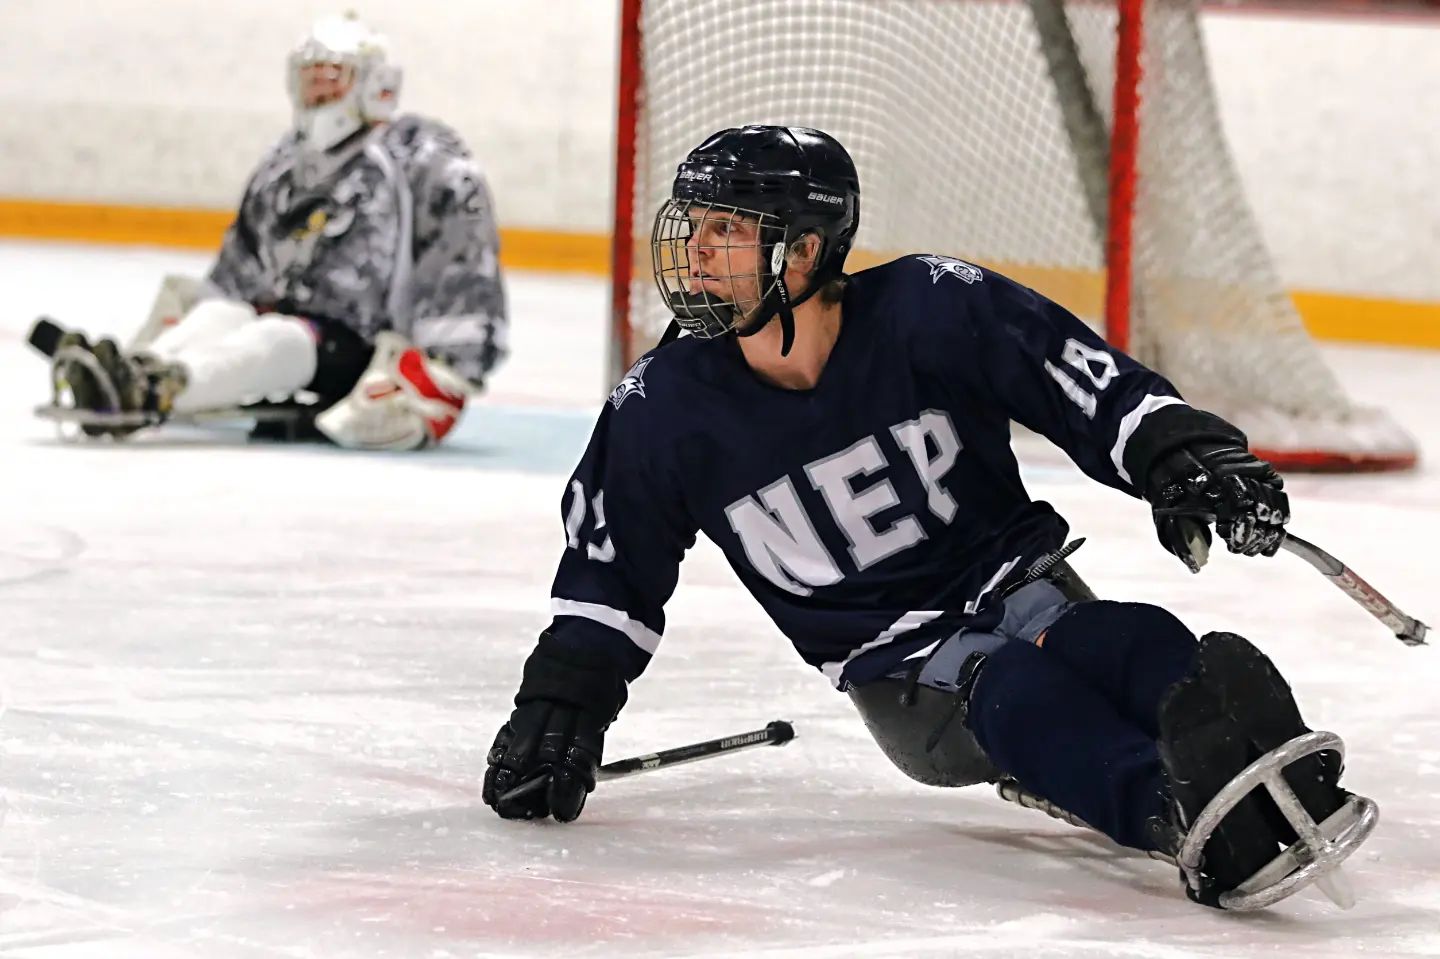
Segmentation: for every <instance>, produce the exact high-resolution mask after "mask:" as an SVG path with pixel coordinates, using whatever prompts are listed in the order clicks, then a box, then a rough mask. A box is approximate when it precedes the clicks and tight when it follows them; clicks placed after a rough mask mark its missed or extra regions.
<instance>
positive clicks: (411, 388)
mask: <svg viewBox="0 0 1440 959" xmlns="http://www.w3.org/2000/svg"><path fill="white" fill-rule="evenodd" d="M468 389H469V384H467V383H466V382H465V379H464V378H463V377H462V376H460V375H459V374H458V373H455V372H454V371H453V370H451V369H449V368H448V367H447V366H445V364H444V363H442V362H440V361H438V360H435V359H432V358H430V357H428V356H426V355H425V354H424V353H422V352H421V351H420V350H418V349H416V348H415V347H413V346H411V345H410V343H409V341H407V340H406V339H405V338H404V337H403V336H400V335H399V334H398V333H392V332H385V333H381V334H379V336H377V337H376V338H375V356H374V357H373V358H372V359H371V361H370V366H369V367H368V368H367V369H366V370H365V373H364V375H362V376H361V377H360V381H359V382H358V383H356V384H355V388H354V389H353V390H351V391H350V394H349V395H348V396H346V397H345V398H344V399H343V400H341V401H340V402H338V403H336V404H335V405H334V406H332V407H330V408H329V409H328V410H326V411H325V412H324V413H321V414H320V415H319V416H317V417H316V418H315V426H316V427H317V428H318V429H319V430H320V432H322V433H324V434H325V435H326V436H327V437H329V438H330V440H331V441H333V442H334V443H335V444H336V445H337V446H342V447H344V448H346V449H361V450H397V451H398V450H418V449H424V448H426V447H429V446H434V445H436V444H437V443H439V442H440V441H441V440H443V439H444V438H445V436H446V435H447V434H448V433H449V432H450V431H451V430H452V429H454V427H455V424H456V423H457V422H459V420H460V414H461V413H462V412H463V411H464V409H465V400H466V397H467V395H468Z"/></svg>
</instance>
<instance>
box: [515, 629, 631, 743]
mask: <svg viewBox="0 0 1440 959" xmlns="http://www.w3.org/2000/svg"><path fill="white" fill-rule="evenodd" d="M627 696H628V691H627V688H626V686H625V677H624V675H623V674H622V673H621V672H620V667H619V666H618V665H617V664H616V663H615V662H614V661H613V660H612V659H611V658H610V657H608V656H606V655H604V654H603V653H601V652H600V651H598V650H588V649H581V648H577V647H575V646H569V645H565V644H562V643H560V642H559V641H558V640H556V639H555V637H554V636H552V635H551V634H550V631H549V630H546V631H545V632H543V633H541V634H540V641H539V642H538V643H536V644H535V649H534V651H533V652H531V653H530V658H529V659H527V660H525V674H524V677H523V678H522V679H521V680H520V690H519V692H517V693H516V694H515V705H516V706H523V705H525V704H526V703H529V702H534V701H536V700H543V701H546V702H552V703H563V704H565V705H567V706H571V707H573V708H575V709H577V710H579V711H581V712H586V713H591V714H594V715H598V716H600V717H601V719H602V726H601V729H602V730H603V729H606V728H608V727H609V726H610V724H611V723H612V722H614V721H615V717H616V716H617V715H618V714H619V712H620V707H622V706H624V705H625V700H626V698H627Z"/></svg>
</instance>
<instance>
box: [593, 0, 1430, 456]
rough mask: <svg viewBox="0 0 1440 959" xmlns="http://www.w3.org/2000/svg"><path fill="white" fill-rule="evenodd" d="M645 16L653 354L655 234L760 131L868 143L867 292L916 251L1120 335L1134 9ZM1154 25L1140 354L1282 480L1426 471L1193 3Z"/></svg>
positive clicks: (938, 1)
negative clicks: (1108, 278) (1333, 328)
mask: <svg viewBox="0 0 1440 959" xmlns="http://www.w3.org/2000/svg"><path fill="white" fill-rule="evenodd" d="M639 6H640V9H641V13H640V20H639V27H640V44H639V57H640V60H639V65H640V67H641V72H642V84H641V88H640V93H639V97H638V101H637V102H638V110H637V122H636V124H635V127H634V129H633V131H627V130H624V129H622V130H621V137H622V141H623V140H624V139H625V138H627V137H631V136H633V144H634V151H635V166H636V173H635V183H634V193H633V195H632V196H631V197H629V198H627V197H624V196H622V197H620V199H619V202H620V203H621V204H624V203H626V202H627V200H628V202H629V203H630V204H631V210H632V214H633V225H632V229H631V236H632V240H633V242H632V247H631V249H632V250H633V251H634V259H633V264H632V265H633V269H632V270H631V271H630V272H631V288H630V297H629V304H630V306H629V310H628V317H627V318H628V325H629V326H630V327H631V328H632V329H633V331H634V332H633V335H632V338H631V342H630V343H629V344H627V351H628V352H629V353H630V354H631V355H634V354H637V353H639V352H641V351H643V350H644V349H647V348H648V347H649V346H650V345H652V344H653V342H654V340H655V338H656V337H657V336H658V334H659V332H660V331H661V330H662V329H663V327H664V324H665V321H666V320H667V319H668V317H667V316H666V314H665V313H664V311H663V308H662V307H661V304H660V302H659V299H658V297H657V296H656V295H655V290H654V287H653V284H652V283H651V280H650V263H649V260H650V253H649V230H650V226H651V221H652V217H653V216H654V212H655V210H656V209H658V208H659V206H660V205H661V203H662V202H663V201H664V199H665V198H666V197H667V196H668V194H669V190H670V185H671V180H672V178H673V175H674V170H675V167H676V165H677V164H678V163H679V162H680V160H681V159H683V158H684V156H685V154H686V153H687V152H688V151H689V150H690V149H691V148H692V147H694V146H695V145H696V144H697V143H699V142H700V141H701V140H702V139H703V138H704V137H705V136H706V135H708V134H710V133H712V132H714V131H716V130H719V129H722V128H724V127H729V126H738V125H742V124H745V123H779V124H789V125H800V126H811V127H818V128H820V129H822V130H825V131H827V132H829V133H831V134H833V135H835V136H836V137H837V138H838V139H839V140H840V141H841V142H842V143H844V144H845V146H846V147H847V149H848V150H849V151H850V153H851V155H852V156H853V157H854V158H855V162H856V164H857V166H858V167H859V171H860V187H861V220H860V232H859V236H858V238H857V253H856V254H855V255H854V256H852V259H851V261H850V263H849V268H850V269H851V271H852V272H853V271H854V270H856V269H859V268H861V267H863V266H865V265H867V264H873V263H875V262H880V261H883V260H884V259H888V258H890V257H892V256H894V255H897V254H902V253H912V252H926V253H942V254H947V255H953V256H958V257H961V258H963V259H967V260H973V261H975V262H978V263H980V264H982V265H986V266H989V267H991V268H993V269H996V270H999V271H1001V272H1005V273H1007V274H1009V275H1011V276H1013V277H1015V278H1016V279H1018V280H1020V281H1022V282H1024V283H1027V284H1028V285H1030V286H1033V287H1034V288H1036V289H1037V290H1040V291H1041V292H1043V293H1045V294H1046V295H1048V296H1050V297H1052V298H1053V299H1056V300H1058V301H1060V302H1062V303H1064V304H1065V305H1066V306H1068V307H1069V308H1070V309H1071V310H1073V311H1074V312H1076V313H1077V314H1078V315H1080V316H1081V317H1082V318H1083V319H1085V320H1086V321H1087V322H1090V323H1092V324H1093V325H1095V326H1096V327H1097V328H1100V329H1102V330H1103V315H1104V311H1103V307H1104V286H1105V256H1104V250H1105V243H1104V237H1105V235H1106V233H1105V230H1106V226H1107V224H1106V214H1105V209H1106V203H1105V199H1106V196H1105V194H1106V184H1107V176H1108V170H1107V163H1108V159H1107V149H1108V147H1107V138H1108V127H1109V124H1110V113H1111V101H1112V88H1113V85H1114V79H1113V78H1114V75H1115V49H1116V39H1115V38H1116V24H1117V13H1116V9H1115V5H1114V4H1113V3H1107V2H1074V0H1065V2H1061V0H1030V2H1029V3H1026V2H992V0H643V2H642V3H640V5H639ZM1143 10H1144V23H1145V28H1144V31H1143V34H1142V37H1143V43H1142V45H1141V48H1142V54H1141V60H1140V66H1141V70H1142V74H1141V76H1142V81H1141V85H1140V103H1141V107H1140V112H1139V116H1138V129H1139V150H1138V162H1137V170H1136V176H1135V184H1136V203H1135V210H1134V216H1133V236H1134V245H1133V249H1134V255H1133V261H1132V262H1133V271H1134V281H1133V284H1132V310H1131V312H1130V317H1131V319H1130V325H1131V330H1130V335H1129V339H1128V342H1126V343H1123V344H1122V345H1123V346H1124V347H1125V348H1127V349H1128V350H1129V351H1130V352H1131V353H1132V354H1134V355H1136V356H1137V358H1139V359H1141V360H1142V361H1143V362H1146V363H1148V364H1150V365H1152V366H1154V367H1155V368H1157V369H1159V370H1160V371H1161V372H1163V373H1164V374H1165V375H1166V376H1168V377H1169V378H1170V379H1171V380H1172V381H1173V382H1174V383H1175V384H1176V386H1177V387H1178V388H1179V389H1180V390H1181V392H1182V393H1183V394H1184V395H1185V396H1186V397H1187V398H1188V399H1190V401H1191V402H1192V403H1194V404H1196V405H1200V406H1204V407H1207V408H1209V409H1213V410H1215V411H1216V412H1218V413H1220V414H1222V415H1224V416H1227V417H1229V418H1231V419H1232V420H1234V421H1235V422H1236V423H1237V424H1238V425H1240V426H1241V427H1242V428H1243V429H1245V430H1246V431H1247V432H1248V433H1250V434H1251V440H1252V444H1253V445H1255V446H1256V447H1257V448H1261V449H1264V450H1266V451H1267V452H1270V453H1272V455H1275V456H1276V458H1277V460H1281V461H1283V462H1286V463H1288V464H1289V465H1302V466H1303V465H1311V466H1331V467H1334V466H1345V465H1350V466H1353V467H1362V468H1363V467H1367V466H1369V467H1376V466H1382V467H1383V466H1395V465H1405V463H1406V462H1407V461H1409V460H1413V454H1414V448H1413V445H1412V443H1411V441H1410V439H1409V438H1408V437H1407V436H1406V435H1405V434H1404V433H1403V432H1402V431H1401V430H1399V428H1398V427H1396V426H1395V425H1394V424H1393V423H1392V422H1390V421H1389V419H1388V418H1387V417H1386V416H1385V415H1383V414H1382V413H1379V412H1378V411H1373V410H1365V409H1360V408H1357V407H1356V406H1355V404H1354V403H1353V402H1352V401H1351V400H1350V399H1349V398H1348V397H1347V396H1346V394H1345V391H1344V390H1343V389H1342V387H1341V386H1340V384H1339V382H1338V381H1337V380H1336V378H1335V376H1334V374H1333V373H1332V372H1331V370H1330V369H1329V368H1328V367H1327V365H1326V364H1325V362H1324V360H1323V358H1322V357H1321V355H1320V353H1319V351H1318V350H1317V348H1316V346H1315V344H1314V343H1313V341H1312V340H1311V339H1310V337H1309V336H1308V335H1307V333H1306V332H1305V329H1304V327H1303V325H1302V324H1301V321H1300V318H1299V316H1298V314H1297V313H1296V311H1295V309H1294V307H1293V305H1292V304H1291V301H1290V298H1289V296H1288V295H1287V294H1286V293H1285V292H1284V290H1283V289H1282V288H1281V287H1280V284H1279V281H1278V279H1277V277H1276V274H1275V270H1274V267H1273V265H1272V263H1271V260H1270V257H1269V254H1268V252H1267V251H1266V249H1265V246H1264V243H1263V240H1262V239H1261V236H1260V233H1259V230H1258V228H1257V225H1256V223H1255V220H1254V216H1253V214H1252V212H1251V210H1250V207H1249V205H1248V203H1247V202H1246V199H1245V196H1244V191H1243V189H1242V187H1241V184H1240V182H1239V179H1238V177H1237V175H1236V173H1235V170H1234V166H1233V163H1232V161H1231V158H1230V153H1229V149H1228V147H1227V146H1226V143H1225V139H1224V134H1223V131H1222V129H1221V125H1220V119H1219V115H1218V112H1217V108H1216V103H1215V96H1214V91H1213V89H1212V87H1211V83H1210V78H1209V73H1208V68H1207V64H1206V60H1205V55H1204V46H1203V43H1202V37H1201V33H1200V29H1199V23H1198V18H1197V15H1196V11H1195V6H1194V4H1193V2H1190V0H1145V3H1144V5H1143ZM1057 14H1058V15H1060V16H1059V19H1058V20H1057V19H1056V16H1057ZM1057 23H1058V31H1057V28H1056V24H1057ZM1047 24H1048V28H1047ZM622 193H623V190H622ZM1287 457H1288V459H1287Z"/></svg>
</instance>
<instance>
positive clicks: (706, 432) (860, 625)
mask: <svg viewBox="0 0 1440 959" xmlns="http://www.w3.org/2000/svg"><path fill="white" fill-rule="evenodd" d="M1178 402H1180V400H1179V399H1178V394H1177V393H1176V392H1175V389H1174V387H1172V386H1171V385H1170V384H1169V383H1168V382H1167V381H1166V380H1165V379H1163V378H1162V377H1160V376H1159V375H1158V374H1156V373H1154V372H1152V371H1151V370H1149V369H1147V368H1145V367H1143V366H1141V365H1140V364H1138V363H1136V362H1135V361H1134V360H1132V359H1131V358H1129V357H1128V356H1126V355H1125V354H1123V353H1121V352H1119V351H1117V350H1114V349H1111V348H1110V347H1109V346H1108V345H1106V343H1105V342H1104V341H1103V340H1102V339H1100V338H1099V337H1098V336H1096V335H1095V334H1094V333H1093V332H1092V331H1091V330H1090V329H1089V328H1088V327H1087V326H1085V324H1084V323H1082V322H1080V320H1078V319H1077V318H1076V317H1075V316H1073V315H1072V314H1070V313H1069V312H1067V311H1066V310H1065V309H1063V308H1062V307H1060V306H1058V305H1057V304H1055V303H1052V302H1051V301H1049V300H1047V299H1045V298H1044V297H1042V296H1040V295H1039V294H1037V293H1035V292H1034V291H1033V290H1030V289H1027V288H1026V287H1024V286H1021V285H1019V284H1017V283H1015V282H1013V281H1011V280H1009V279H1006V278H1005V277H1003V276H1001V275H999V274H996V273H992V272H990V271H982V270H980V269H979V268H977V267H974V266H971V265H970V264H968V263H965V262H963V261H960V260H955V259H951V258H949V257H936V256H907V257H903V258H901V259H899V260H895V261H894V262H891V263H888V264H886V265H884V266H880V267H876V268H874V269H871V270H866V271H864V272H862V273H858V274H856V275H854V276H852V277H851V278H850V279H849V282H848V284H847V286H846V288H845V298H844V303H843V310H842V313H841V326H840V331H839V335H838V338H837V340H836V342H835V345H834V349H833V350H832V352H831V354H830V357H829V360H828V362H827V363H826V365H825V368H824V371H823V372H822V374H821V376H820V380H819V382H818V383H817V384H816V385H815V387H814V388H813V389H809V390H788V389H783V388H780V387H776V386H773V385H770V384H767V383H766V382H764V381H762V380H761V379H760V378H759V377H757V376H756V375H755V374H754V373H753V372H752V371H751V370H750V368H749V366H748V365H747V364H746V363H745V360H744V358H743V356H742V355H741V353H740V349H739V345H738V344H737V343H736V342H735V340H734V339H733V338H726V339H723V340H719V341H714V340H710V341H703V340H694V339H688V338H683V339H680V340H678V341H676V342H674V343H672V344H670V345H668V346H665V347H663V348H660V349H657V350H654V351H652V352H651V353H649V354H647V355H646V356H645V357H644V358H642V359H641V360H640V361H639V362H638V363H636V365H635V366H634V368H632V369H631V370H630V372H629V373H628V374H627V375H626V376H625V378H624V380H622V381H621V383H620V385H619V386H617V387H616V389H615V391H614V392H613V393H612V394H611V396H610V400H609V402H608V403H606V405H605V408H604V410H603V412H602V413H601V415H600V419H599V422H598V423H597V424H596V426H595V431H594V433H593V435H592V436H591V438H590V443H589V446H588V447H587V448H586V450H585V455H584V457H583V458H582V459H581V461H580V465H579V466H578V467H577V468H576V470H575V473H574V475H573V476H572V477H571V479H570V482H569V484H568V488H567V490H566V492H565V496H564V499H563V502H562V504H561V513H562V517H563V520H564V525H565V536H566V543H567V548H566V550H565V552H564V555H563V557H562V558H561V560H560V568H559V571H558V572H557V574H556V576H555V583H554V587H553V609H552V612H553V614H554V617H555V618H554V622H553V623H552V624H551V631H552V633H553V634H554V635H555V636H556V637H557V638H558V639H561V640H563V641H565V642H567V643H572V642H573V643H575V644H581V645H585V646H588V647H591V648H603V649H605V650H607V651H608V652H610V653H612V654H613V655H614V657H615V658H616V660H617V662H618V663H619V664H620V665H621V666H622V667H623V669H624V671H625V674H626V675H627V677H628V678H630V679H633V678H635V677H636V676H638V675H639V674H640V672H641V670H643V669H644V668H645V665H646V663H647V662H648V661H649V659H650V656H651V655H652V654H653V653H654V652H655V650H656V647H657V646H658V644H659V642H660V636H661V634H662V633H663V632H664V629H665V613H664V607H665V602H666V601H667V600H668V599H669V598H670V595H671V593H672V592H673V591H674V589H675V583H676V578H677V576H678V573H679V565H680V561H681V558H682V557H683V556H684V554H685V551H686V550H687V549H688V548H689V547H690V546H691V545H692V544H693V543H694V542H695V535H696V533H697V531H698V532H704V533H705V535H706V536H708V537H709V538H710V539H711V540H713V541H714V542H715V543H716V544H717V545H718V546H719V547H720V549H721V550H722V551H723V552H724V554H725V556H726V558H727V559H728V560H729V562H730V565H731V567H732V568H733V569H734V570H735V572H736V574H737V575H738V576H739V577H740V581H741V582H742V583H744V584H745V588H746V589H748V590H749V591H750V593H751V595H753V596H754V597H755V598H756V599H757V600H758V601H759V602H760V604H761V606H763V607H764V608H765V611H766V612H767V613H768V614H769V615H770V618H771V619H772V620H773V621H774V622H775V625H776V626H777V627H779V629H780V631H781V632H782V633H784V634H785V636H786V637H788V638H789V639H790V641H791V642H792V643H794V645H795V648H796V649H797V650H798V651H799V653H800V655H801V657H803V658H804V660H805V661H806V662H807V663H809V664H810V665H812V666H814V667H816V668H817V669H819V670H820V671H821V672H823V673H824V674H825V675H826V676H827V677H829V678H830V680H831V681H832V682H833V683H834V684H835V685H836V686H837V687H840V688H842V689H843V688H845V687H846V686H847V685H849V684H858V683H864V682H867V681H869V680H872V679H875V678H877V677H879V676H882V675H885V674H886V673H889V672H891V671H893V670H894V669H895V668H896V667H897V666H898V665H899V664H900V663H901V662H902V661H904V660H905V659H907V658H910V657H912V656H916V655H919V654H920V653H922V652H924V651H926V650H927V649H928V647H929V646H931V645H932V644H933V643H934V642H935V641H937V640H938V639H940V638H942V637H943V636H947V635H949V634H950V633H953V632H954V631H955V630H956V629H958V628H960V627H962V626H967V625H975V626H983V625H986V623H985V619H986V617H992V618H993V617H996V616H997V607H998V604H997V603H995V602H994V600H995V599H996V597H997V596H998V594H999V591H1000V589H1001V588H1003V586H1004V585H1005V584H1006V583H1007V581H1009V580H1013V579H1014V578H1016V577H1018V576H1019V575H1021V574H1022V573H1023V571H1024V569H1025V568H1026V567H1027V566H1028V565H1029V563H1031V562H1033V561H1034V560H1035V559H1037V558H1038V557H1040V556H1041V555H1043V554H1045V553H1046V552H1049V551H1051V550H1053V549H1055V548H1057V547H1058V546H1060V545H1061V544H1062V540H1063V537H1064V536H1065V535H1066V533H1067V532H1068V530H1067V527H1066V523H1065V521H1064V520H1063V519H1062V518H1061V517H1060V516H1059V515H1058V514H1057V513H1056V512H1055V511H1054V510H1053V509H1052V508H1051V507H1050V505H1049V504H1048V503H1044V502H1035V501H1032V500H1031V499H1030V497H1029V495H1028V494H1027V493H1026V491H1025V488H1024V486H1023V485H1022V484H1021V482H1020V471H1019V466H1018V464H1017V463H1016V461H1015V456H1014V453H1013V452H1012V451H1011V449H1010V422H1011V421H1012V420H1014V421H1016V422H1019V423H1022V424H1024V425H1025V426H1027V427H1029V428H1030V429H1033V430H1035V431H1036V432H1038V433H1041V434H1043V435H1044V436H1046V437H1048V438H1049V439H1050V440H1051V441H1052V442H1054V443H1055V444H1056V445H1057V446H1059V447H1060V448H1061V449H1063V450H1064V451H1065V452H1066V453H1067V454H1069V456H1070V457H1071V459H1073V460H1074V461H1075V463H1076V464H1077V465H1078V466H1079V467H1080V468H1081V469H1082V470H1084V471H1085V472H1086V473H1087V474H1088V475H1090V476H1091V477H1093V478H1094V479H1096V480H1098V481H1099V482H1101V483H1105V484H1107V485H1109V486H1112V487H1114V488H1116V489H1118V490H1122V491H1124V492H1126V493H1129V494H1131V495H1138V491H1137V489H1136V487H1135V485H1134V482H1133V481H1134V477H1131V476H1129V475H1127V473H1126V471H1125V466H1124V452H1125V445H1126V442H1127V440H1128V439H1129V437H1130V435H1131V434H1132V433H1133V432H1134V430H1135V427H1136V426H1137V425H1138V423H1139V422H1140V420H1141V418H1142V417H1144V416H1145V415H1146V414H1147V413H1148V412H1150V411H1151V410H1153V409H1157V408H1159V407H1161V406H1164V405H1168V404H1172V403H1178Z"/></svg>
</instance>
